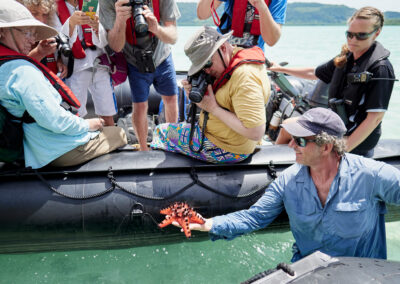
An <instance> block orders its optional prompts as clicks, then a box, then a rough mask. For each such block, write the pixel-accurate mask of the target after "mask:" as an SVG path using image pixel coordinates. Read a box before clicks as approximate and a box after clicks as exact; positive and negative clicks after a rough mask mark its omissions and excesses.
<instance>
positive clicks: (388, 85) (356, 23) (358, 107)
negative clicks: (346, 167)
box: [269, 7, 395, 157]
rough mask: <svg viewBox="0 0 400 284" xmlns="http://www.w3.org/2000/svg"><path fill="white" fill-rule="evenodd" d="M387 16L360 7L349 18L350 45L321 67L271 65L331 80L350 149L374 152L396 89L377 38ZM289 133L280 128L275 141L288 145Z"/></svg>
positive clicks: (367, 153) (386, 53) (332, 104)
mask: <svg viewBox="0 0 400 284" xmlns="http://www.w3.org/2000/svg"><path fill="white" fill-rule="evenodd" d="M383 22H384V16H383V14H382V12H381V11H379V10H378V9H376V8H373V7H363V8H361V9H359V10H357V11H356V12H355V13H354V14H353V15H352V16H351V18H350V19H349V20H348V30H347V31H346V33H345V34H346V38H347V44H345V45H344V46H343V47H342V52H341V54H340V55H339V56H337V57H335V58H334V59H331V60H330V61H328V62H326V63H324V64H321V65H320V66H318V67H317V68H285V67H281V66H279V65H276V64H273V66H272V67H271V68H269V69H270V70H272V71H276V72H284V73H287V74H290V75H293V76H298V77H302V78H306V79H313V80H315V79H321V80H322V81H324V82H325V83H330V87H329V105H330V107H331V108H332V109H333V110H335V111H336V112H337V113H338V114H339V115H340V116H341V118H342V119H343V121H344V122H345V124H346V127H347V133H346V136H347V148H346V150H347V151H349V152H351V153H354V154H359V155H363V156H366V157H372V156H373V153H374V152H373V149H374V147H375V146H376V144H377V143H378V140H379V138H380V136H381V122H382V119H383V116H384V114H385V112H386V110H387V108H388V105H389V100H390V96H391V94H392V90H393V83H394V78H395V75H394V71H393V66H392V64H391V63H390V61H389V59H388V57H389V55H390V52H389V51H388V50H387V49H385V48H384V47H383V46H382V44H380V43H379V42H378V41H376V38H377V37H378V36H379V34H380V33H381V31H382V27H383ZM289 140H290V136H289V135H288V133H287V132H285V131H284V130H281V131H280V134H279V136H278V138H277V141H276V143H277V144H284V143H288V142H289Z"/></svg>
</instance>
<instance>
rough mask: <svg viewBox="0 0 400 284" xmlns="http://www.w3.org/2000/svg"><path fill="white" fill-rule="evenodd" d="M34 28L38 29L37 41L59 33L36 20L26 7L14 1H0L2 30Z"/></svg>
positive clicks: (0, 25)
mask: <svg viewBox="0 0 400 284" xmlns="http://www.w3.org/2000/svg"><path fill="white" fill-rule="evenodd" d="M13 27H34V28H36V40H37V41H39V40H42V39H47V38H50V37H53V36H55V35H57V34H58V32H57V31H56V30H55V29H53V28H52V27H49V26H48V25H45V24H43V23H42V22H40V21H38V20H36V19H35V18H34V17H33V16H32V14H31V12H29V10H28V9H27V8H25V6H24V5H22V4H20V3H18V2H17V1H14V0H1V1H0V28H13Z"/></svg>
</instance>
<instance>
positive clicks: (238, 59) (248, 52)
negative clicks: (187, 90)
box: [213, 46, 265, 93]
mask: <svg viewBox="0 0 400 284" xmlns="http://www.w3.org/2000/svg"><path fill="white" fill-rule="evenodd" d="M242 64H258V65H259V64H265V56H264V52H263V51H262V50H261V48H259V47H258V46H254V47H251V48H245V49H241V50H239V51H238V52H237V53H236V54H235V55H234V56H233V57H232V59H231V61H230V62H229V66H228V67H227V68H226V69H225V71H224V73H223V74H222V75H221V77H220V78H219V79H218V80H217V81H216V82H215V83H214V84H213V91H214V93H216V92H217V91H218V89H219V88H221V87H222V86H223V85H225V84H226V82H228V81H229V79H230V78H231V76H232V73H233V71H235V70H236V68H237V67H239V66H240V65H242Z"/></svg>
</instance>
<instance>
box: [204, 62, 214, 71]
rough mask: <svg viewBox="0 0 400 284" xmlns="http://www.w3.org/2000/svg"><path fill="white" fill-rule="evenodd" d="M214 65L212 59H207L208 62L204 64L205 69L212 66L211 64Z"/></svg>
mask: <svg viewBox="0 0 400 284" xmlns="http://www.w3.org/2000/svg"><path fill="white" fill-rule="evenodd" d="M212 65H213V62H212V61H211V59H210V60H208V61H207V63H206V64H205V65H204V66H203V70H205V69H208V68H211V66H212Z"/></svg>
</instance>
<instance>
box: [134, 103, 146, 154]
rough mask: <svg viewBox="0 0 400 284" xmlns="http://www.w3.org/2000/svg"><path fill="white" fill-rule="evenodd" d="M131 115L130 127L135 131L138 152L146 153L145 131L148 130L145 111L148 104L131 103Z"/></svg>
mask: <svg viewBox="0 0 400 284" xmlns="http://www.w3.org/2000/svg"><path fill="white" fill-rule="evenodd" d="M132 108H133V113H132V125H133V128H134V129H135V134H136V137H137V139H138V141H139V145H140V151H148V150H149V148H148V147H147V130H148V121H147V109H148V103H147V101H146V102H142V103H133V104H132Z"/></svg>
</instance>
